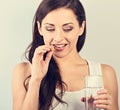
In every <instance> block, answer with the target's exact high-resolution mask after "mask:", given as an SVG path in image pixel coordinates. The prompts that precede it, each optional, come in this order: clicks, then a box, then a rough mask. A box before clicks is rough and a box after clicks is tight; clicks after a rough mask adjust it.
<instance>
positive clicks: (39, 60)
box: [31, 45, 54, 81]
mask: <svg viewBox="0 0 120 110" xmlns="http://www.w3.org/2000/svg"><path fill="white" fill-rule="evenodd" d="M46 52H47V55H46V57H45V59H43V58H44V54H45V53H46ZM53 52H54V49H53V47H52V46H46V45H43V46H39V47H37V48H36V50H35V52H34V56H33V59H32V64H31V78H35V79H37V80H39V81H40V80H42V79H43V77H44V76H45V75H46V73H47V71H48V66H49V62H50V59H51V57H52V54H53Z"/></svg>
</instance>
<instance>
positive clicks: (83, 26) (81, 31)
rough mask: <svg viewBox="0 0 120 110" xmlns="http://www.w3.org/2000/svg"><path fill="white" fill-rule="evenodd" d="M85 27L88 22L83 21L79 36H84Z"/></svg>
mask: <svg viewBox="0 0 120 110" xmlns="http://www.w3.org/2000/svg"><path fill="white" fill-rule="evenodd" d="M85 25H86V22H85V21H83V22H82V25H81V26H80V29H79V36H81V35H82V34H83V32H84V29H85Z"/></svg>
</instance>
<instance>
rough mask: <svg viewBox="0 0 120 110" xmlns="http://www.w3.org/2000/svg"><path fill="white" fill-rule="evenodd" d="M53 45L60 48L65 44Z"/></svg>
mask: <svg viewBox="0 0 120 110" xmlns="http://www.w3.org/2000/svg"><path fill="white" fill-rule="evenodd" d="M54 46H55V47H58V48H61V47H64V46H65V44H61V45H60V44H59V45H54Z"/></svg>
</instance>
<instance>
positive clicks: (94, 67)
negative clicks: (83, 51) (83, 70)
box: [87, 60, 102, 76]
mask: <svg viewBox="0 0 120 110" xmlns="http://www.w3.org/2000/svg"><path fill="white" fill-rule="evenodd" d="M87 62H88V66H89V74H90V75H100V76H101V75H102V68H101V64H100V63H97V62H94V61H89V60H87Z"/></svg>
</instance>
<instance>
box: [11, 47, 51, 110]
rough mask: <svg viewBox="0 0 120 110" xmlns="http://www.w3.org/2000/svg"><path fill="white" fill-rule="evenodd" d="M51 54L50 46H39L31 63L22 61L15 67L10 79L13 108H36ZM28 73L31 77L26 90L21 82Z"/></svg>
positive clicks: (22, 109) (21, 109)
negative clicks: (45, 54) (44, 55)
mask: <svg viewBox="0 0 120 110" xmlns="http://www.w3.org/2000/svg"><path fill="white" fill-rule="evenodd" d="M47 51H48V54H47V56H46V59H45V60H43V54H44V53H45V52H47ZM52 54H53V50H52V49H51V47H50V46H40V47H38V48H37V49H36V50H35V54H34V57H33V59H32V64H29V63H27V64H26V63H22V64H19V65H17V66H16V67H15V69H14V72H13V80H12V95H13V110H38V107H39V88H40V84H41V80H42V79H43V77H44V76H45V74H46V73H47V70H48V65H49V61H50V59H51V56H52ZM29 75H31V78H30V81H29V84H28V90H27V91H26V90H25V87H24V85H23V83H24V80H25V79H26V77H27V76H29Z"/></svg>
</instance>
